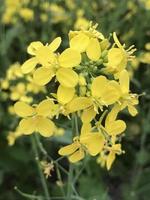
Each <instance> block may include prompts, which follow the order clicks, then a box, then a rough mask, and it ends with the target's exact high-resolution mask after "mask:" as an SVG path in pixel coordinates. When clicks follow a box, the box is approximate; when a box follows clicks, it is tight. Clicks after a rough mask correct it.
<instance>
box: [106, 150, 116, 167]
mask: <svg viewBox="0 0 150 200" xmlns="http://www.w3.org/2000/svg"><path fill="white" fill-rule="evenodd" d="M115 158H116V156H115V153H114V152H110V153H109V154H108V156H107V161H106V167H107V170H110V168H111V166H112V164H113V162H114V160H115Z"/></svg>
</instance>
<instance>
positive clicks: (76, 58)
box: [59, 48, 81, 68]
mask: <svg viewBox="0 0 150 200" xmlns="http://www.w3.org/2000/svg"><path fill="white" fill-rule="evenodd" d="M80 62H81V55H80V53H79V52H78V51H76V50H74V49H71V48H68V49H65V50H64V51H63V52H62V53H61V55H60V56H59V63H60V66H61V67H65V68H72V67H75V66H77V65H79V64H80Z"/></svg>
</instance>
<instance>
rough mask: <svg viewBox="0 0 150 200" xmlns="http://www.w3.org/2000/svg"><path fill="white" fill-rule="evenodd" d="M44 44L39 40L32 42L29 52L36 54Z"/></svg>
mask: <svg viewBox="0 0 150 200" xmlns="http://www.w3.org/2000/svg"><path fill="white" fill-rule="evenodd" d="M42 46H43V44H42V43H41V42H39V41H36V42H31V43H30V45H29V46H28V48H27V52H28V54H30V55H36V51H37V49H38V48H40V47H42Z"/></svg>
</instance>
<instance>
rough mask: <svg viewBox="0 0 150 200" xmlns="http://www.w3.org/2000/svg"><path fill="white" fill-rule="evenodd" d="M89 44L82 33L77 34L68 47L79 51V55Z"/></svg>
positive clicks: (86, 37) (87, 38)
mask: <svg viewBox="0 0 150 200" xmlns="http://www.w3.org/2000/svg"><path fill="white" fill-rule="evenodd" d="M88 44H89V37H88V36H87V35H85V34H84V33H79V34H78V35H76V36H74V37H73V38H72V39H71V40H70V47H71V48H72V49H75V50H77V51H79V52H80V53H82V52H85V50H86V48H87V46H88Z"/></svg>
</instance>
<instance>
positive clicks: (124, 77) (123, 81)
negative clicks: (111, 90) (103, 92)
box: [119, 70, 138, 116]
mask: <svg viewBox="0 0 150 200" xmlns="http://www.w3.org/2000/svg"><path fill="white" fill-rule="evenodd" d="M129 84H130V80H129V73H128V72H127V71H126V70H123V71H122V72H121V73H120V76H119V86H120V93H121V95H120V97H121V98H120V99H119V102H120V104H121V107H120V109H121V110H123V109H125V108H126V107H127V108H128V111H129V113H130V114H131V115H132V116H135V115H136V114H137V113H138V111H137V109H136V108H135V105H137V104H138V96H137V95H136V94H132V93H130V91H129Z"/></svg>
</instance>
